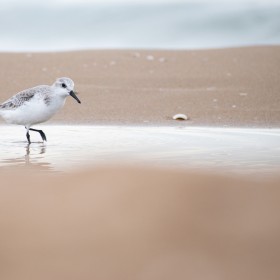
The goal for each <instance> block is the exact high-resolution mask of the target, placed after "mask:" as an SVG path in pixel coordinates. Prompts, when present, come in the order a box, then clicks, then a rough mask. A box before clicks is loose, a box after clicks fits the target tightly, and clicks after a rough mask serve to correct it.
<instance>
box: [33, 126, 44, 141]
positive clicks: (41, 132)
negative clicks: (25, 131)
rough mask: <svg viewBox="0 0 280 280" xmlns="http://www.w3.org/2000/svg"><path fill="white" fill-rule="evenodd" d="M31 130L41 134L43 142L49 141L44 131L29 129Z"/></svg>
mask: <svg viewBox="0 0 280 280" xmlns="http://www.w3.org/2000/svg"><path fill="white" fill-rule="evenodd" d="M29 130H32V131H37V132H39V133H40V135H41V137H42V139H43V141H47V137H46V134H45V133H44V132H43V130H40V129H34V128H29Z"/></svg>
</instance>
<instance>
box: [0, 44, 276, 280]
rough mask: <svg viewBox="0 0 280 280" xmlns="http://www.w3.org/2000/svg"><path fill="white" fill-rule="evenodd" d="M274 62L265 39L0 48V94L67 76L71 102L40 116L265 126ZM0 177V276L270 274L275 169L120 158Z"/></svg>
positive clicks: (143, 278)
mask: <svg viewBox="0 0 280 280" xmlns="http://www.w3.org/2000/svg"><path fill="white" fill-rule="evenodd" d="M279 66H280V47H279V46H273V47H272V46H271V47H268V46H267V47H246V48H232V49H217V50H193V51H155V50H151V51H137V50H135V51H133V50H106V51H105V50H100V51H79V52H61V53H0V76H1V80H2V83H0V102H2V101H5V100H6V99H7V98H9V97H10V96H12V95H13V94H15V93H17V92H18V91H21V90H23V89H25V88H29V87H32V86H35V85H39V84H52V83H53V82H54V80H55V79H56V78H57V77H61V76H69V77H71V78H72V79H73V80H74V81H75V89H76V90H77V91H78V92H79V98H80V99H81V101H82V104H81V105H79V104H77V103H76V102H73V100H72V99H69V100H67V102H66V105H65V106H64V108H63V110H61V111H60V112H59V113H58V114H57V115H56V116H55V117H54V118H53V119H52V120H50V121H49V122H48V124H50V125H52V124H53V125H56V124H75V125H85V124H86V125H124V126H127V125H135V126H163V125H164V126H215V127H245V128H246V127H248V128H250V127H263V128H279V126H280V95H279V93H280V82H279V77H280V67H279ZM178 113H183V114H186V115H187V116H188V117H189V120H187V121H185V122H182V121H181V122H180V121H174V120H172V116H173V115H175V114H178ZM0 124H1V125H3V124H4V121H3V120H2V119H1V120H0ZM1 125H0V128H1ZM2 128H3V126H2ZM2 133H3V132H2ZM77 137H78V135H77ZM252 144H253V143H252ZM47 153H48V151H47V152H46V154H47ZM0 176H1V184H0V185H1V186H0V209H1V211H0V231H1V240H0V260H1V261H0V279H4V280H18V279H20V280H33V279H34V280H35V279H36V280H37V279H40V280H44V279H69V280H70V279H73V280H74V279H82V280H87V279H100V280H102V279H104V280H105V279H106V280H108V279H122V280H126V279H127V280H129V279H137V280H138V279H139V280H150V279H151V280H157V279H161V280H162V279H244V280H245V279H246V280H248V279H254V280H258V279H259V280H261V279H271V280H274V279H275V280H278V279H279V275H280V269H279V261H280V247H279V244H280V238H279V236H280V222H279V211H280V206H279V195H280V193H279V191H280V189H279V186H280V177H279V174H275V176H273V177H270V178H269V179H267V178H263V179H262V178H260V176H259V177H258V178H257V179H256V177H255V176H252V175H251V176H247V177H246V176H245V177H244V176H238V175H236V176H232V175H229V174H227V173H226V172H220V171H219V170H217V171H216V172H214V173H210V172H209V171H206V170H204V169H203V168H201V170H197V171H196V172H193V171H190V170H183V169H182V170H169V169H164V168H163V169H161V168H158V169H156V168H155V169H153V168H145V167H142V168H137V167H132V166H127V165H123V164H122V161H121V159H120V165H113V166H102V167H94V168H93V167H91V166H88V167H87V168H85V169H84V170H79V171H78V170H76V171H74V172H72V173H66V174H50V173H47V172H45V173H44V172H43V173H39V174H36V172H35V169H32V168H28V169H24V170H23V169H16V168H12V170H10V169H9V170H8V171H7V170H5V171H4V170H1V169H0Z"/></svg>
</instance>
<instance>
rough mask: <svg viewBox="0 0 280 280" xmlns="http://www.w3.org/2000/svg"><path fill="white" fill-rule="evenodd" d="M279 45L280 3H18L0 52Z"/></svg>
mask: <svg viewBox="0 0 280 280" xmlns="http://www.w3.org/2000/svg"><path fill="white" fill-rule="evenodd" d="M271 44H280V1H265V0H264V1H248V0H247V1H246V0H245V1H238V0H237V1H218V2H215V1H210V0H209V1H194V2H190V1H184V0H181V1H163V2H162V1H156V0H151V1H148V2H146V1H144V2H143V1H133V0H131V1H126V2H121V1H112V0H111V1H108V0H107V1H85V0H81V1H74V0H70V1H66V0H57V1H52V0H49V1H47V2H42V1H31V0H30V1H19V0H18V1H16V0H10V1H8V0H7V1H6V0H2V1H1V4H0V51H9V52H10V51H13V52H14V51H16V52H17V51H64V50H83V49H205V48H223V47H235V46H251V45H271Z"/></svg>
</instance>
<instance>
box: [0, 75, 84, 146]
mask: <svg viewBox="0 0 280 280" xmlns="http://www.w3.org/2000/svg"><path fill="white" fill-rule="evenodd" d="M69 95H70V96H72V97H73V98H74V99H76V100H77V102H78V103H81V101H80V100H79V98H78V97H77V96H76V93H75V92H74V82H73V81H72V80H71V79H69V78H59V79H57V80H56V81H55V82H54V84H53V85H52V86H45V85H41V86H36V87H33V88H30V89H26V90H23V91H21V92H19V93H17V94H16V95H14V96H13V97H11V98H10V99H8V100H7V101H5V102H4V103H2V104H1V105H0V115H1V116H2V117H3V119H4V120H5V121H6V122H7V123H12V124H19V125H24V126H25V128H26V131H27V132H26V137H27V140H28V143H29V144H30V143H31V141H30V135H29V130H31V131H36V132H39V133H40V135H41V137H42V139H43V141H47V138H46V135H45V133H44V132H43V131H42V130H38V129H34V128H31V126H33V125H34V124H38V123H42V122H45V121H47V120H49V119H50V118H51V117H52V116H53V115H54V114H55V113H56V112H57V111H58V110H59V109H60V108H61V107H63V105H64V103H65V99H66V97H67V96H69Z"/></svg>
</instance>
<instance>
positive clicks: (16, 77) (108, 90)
mask: <svg viewBox="0 0 280 280" xmlns="http://www.w3.org/2000/svg"><path fill="white" fill-rule="evenodd" d="M0 65H1V67H0V75H1V77H2V81H4V82H2V83H1V85H0V98H1V100H3V101H4V100H6V99H7V98H9V97H10V96H11V95H13V94H15V93H17V92H18V91H21V90H23V89H26V88H29V87H32V86H35V85H38V84H52V83H53V82H54V80H55V79H56V78H58V77H61V76H69V77H71V78H72V79H73V80H74V82H75V85H76V90H77V91H78V92H79V93H80V95H79V97H80V99H81V100H82V101H83V103H82V106H76V105H77V104H76V103H75V102H72V100H68V102H67V106H65V107H64V109H63V110H62V111H61V112H60V113H59V114H57V115H56V116H55V117H54V118H53V119H52V120H51V122H52V123H73V122H75V123H83V124H85V123H86V124H141V125H142V124H144V125H147V124H152V125H153V124H156V125H160V124H167V125H176V124H177V123H176V122H174V121H172V116H173V115H175V114H178V113H184V114H186V115H187V116H189V118H190V121H188V122H187V123H186V125H195V126H200V125H207V126H245V127H252V126H253V127H279V124H280V98H279V91H280V83H279V76H280V68H279V65H280V47H279V46H275V47H248V48H234V49H219V50H201V51H131V50H124V51H116V50H112V51H81V52H70V53H67V52H65V53H63V52H62V53H47V54H44V53H33V54H26V53H25V54H15V53H14V54H3V53H2V54H0ZM180 125H181V123H180Z"/></svg>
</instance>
